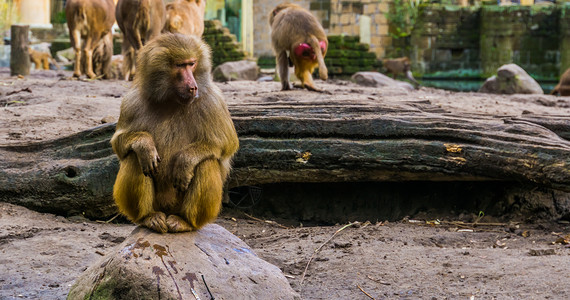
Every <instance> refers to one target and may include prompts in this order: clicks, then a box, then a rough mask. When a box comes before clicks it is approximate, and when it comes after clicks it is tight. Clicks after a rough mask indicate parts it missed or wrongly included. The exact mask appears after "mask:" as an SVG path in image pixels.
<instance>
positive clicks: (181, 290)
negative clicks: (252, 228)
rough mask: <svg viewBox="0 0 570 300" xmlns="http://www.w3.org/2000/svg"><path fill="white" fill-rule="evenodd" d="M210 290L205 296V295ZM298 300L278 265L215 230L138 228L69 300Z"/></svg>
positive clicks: (94, 268) (85, 275) (81, 281)
mask: <svg viewBox="0 0 570 300" xmlns="http://www.w3.org/2000/svg"><path fill="white" fill-rule="evenodd" d="M208 289H209V291H208ZM91 298H94V299H213V298H215V299H299V295H298V294H297V293H296V292H295V291H294V290H293V289H292V288H291V287H290V286H289V283H288V282H287V279H286V278H285V276H284V275H283V273H282V272H281V270H280V269H279V268H277V267H276V266H274V265H272V264H269V263H268V262H265V261H263V260H262V259H260V258H259V257H258V256H257V255H256V254H255V253H253V251H252V250H251V248H249V247H248V246H247V245H246V244H245V243H244V242H243V241H241V240H240V239H238V238H237V237H236V236H234V235H232V234H231V233H230V232H228V231H227V230H225V229H224V228H222V227H221V226H219V225H215V224H210V225H207V226H205V227H204V228H203V229H201V230H199V231H195V232H188V233H180V234H158V233H154V232H152V231H150V230H148V229H145V228H142V227H137V228H136V229H135V230H134V231H133V232H132V233H131V235H130V236H129V237H128V238H127V239H126V240H125V241H124V242H123V243H122V244H121V245H120V246H118V247H117V248H116V251H115V252H114V253H112V254H110V255H107V256H106V257H104V258H103V259H102V260H100V261H99V262H97V263H96V264H94V265H93V266H91V267H90V268H88V269H87V270H86V271H85V272H84V273H83V274H82V275H81V276H80V277H79V278H78V279H77V281H76V282H75V284H74V285H73V287H72V288H71V290H70V292H69V295H68V299H91Z"/></svg>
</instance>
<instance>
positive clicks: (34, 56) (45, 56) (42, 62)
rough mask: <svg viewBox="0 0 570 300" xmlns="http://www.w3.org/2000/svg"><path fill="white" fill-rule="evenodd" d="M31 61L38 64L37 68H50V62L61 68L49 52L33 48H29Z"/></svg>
mask: <svg viewBox="0 0 570 300" xmlns="http://www.w3.org/2000/svg"><path fill="white" fill-rule="evenodd" d="M29 52H30V61H31V62H33V63H34V64H35V65H36V70H42V69H43V70H49V64H50V63H52V64H53V65H54V66H55V67H56V68H58V69H59V65H58V64H57V62H56V61H55V60H54V59H53V57H52V56H51V53H49V52H40V51H36V50H34V49H32V48H29Z"/></svg>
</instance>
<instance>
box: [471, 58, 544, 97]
mask: <svg viewBox="0 0 570 300" xmlns="http://www.w3.org/2000/svg"><path fill="white" fill-rule="evenodd" d="M479 92H480V93H491V94H544V91H543V90H542V88H541V87H540V85H539V84H538V82H536V80H534V79H533V78H532V77H530V75H528V73H527V72H525V70H523V68H521V67H519V66H518V65H516V64H508V65H503V66H501V67H500V68H499V69H498V70H497V75H496V76H491V77H489V78H488V79H487V80H486V81H485V83H484V84H483V86H481V88H480V89H479Z"/></svg>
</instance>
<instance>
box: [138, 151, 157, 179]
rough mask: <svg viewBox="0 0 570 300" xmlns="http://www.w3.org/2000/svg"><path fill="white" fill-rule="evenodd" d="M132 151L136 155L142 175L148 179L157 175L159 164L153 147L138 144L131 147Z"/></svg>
mask: <svg viewBox="0 0 570 300" xmlns="http://www.w3.org/2000/svg"><path fill="white" fill-rule="evenodd" d="M133 149H134V151H135V153H136V154H137V157H138V159H139V163H140V165H141V167H142V171H143V174H144V175H145V176H148V177H154V176H156V174H157V173H158V163H159V162H160V156H158V152H157V151H156V147H154V145H148V144H145V143H138V144H136V145H133Z"/></svg>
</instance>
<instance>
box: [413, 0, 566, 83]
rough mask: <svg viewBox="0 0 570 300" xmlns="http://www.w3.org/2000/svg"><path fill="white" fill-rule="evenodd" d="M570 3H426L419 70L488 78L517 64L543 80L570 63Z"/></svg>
mask: <svg viewBox="0 0 570 300" xmlns="http://www.w3.org/2000/svg"><path fill="white" fill-rule="evenodd" d="M569 7H570V6H568V5H566V4H562V5H550V6H536V5H535V6H497V5H484V6H481V7H459V6H449V5H440V4H429V5H422V6H421V8H420V12H419V17H418V20H417V23H416V26H415V28H414V31H413V33H412V38H411V41H410V42H411V56H412V60H413V61H414V66H413V69H414V71H415V72H416V73H420V75H424V76H435V77H483V78H486V77H488V76H490V75H492V74H494V73H496V70H497V68H498V67H500V66H502V65H503V64H507V63H515V64H517V65H519V66H521V67H522V68H523V69H525V70H526V71H527V72H528V73H529V74H530V75H531V76H533V77H534V78H536V79H539V80H553V81H556V80H557V78H558V76H559V75H560V74H561V73H563V72H564V71H565V70H566V69H567V68H568V67H570V54H568V52H569V51H568V50H570V31H569V30H568V29H569V27H570V26H569V25H570V16H569V15H568V13H567V12H568V9H569Z"/></svg>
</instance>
